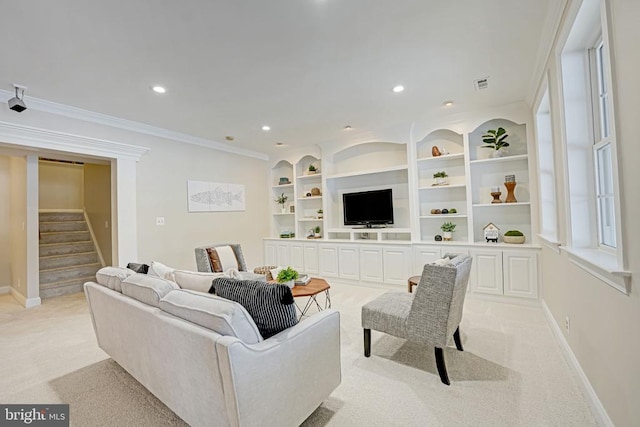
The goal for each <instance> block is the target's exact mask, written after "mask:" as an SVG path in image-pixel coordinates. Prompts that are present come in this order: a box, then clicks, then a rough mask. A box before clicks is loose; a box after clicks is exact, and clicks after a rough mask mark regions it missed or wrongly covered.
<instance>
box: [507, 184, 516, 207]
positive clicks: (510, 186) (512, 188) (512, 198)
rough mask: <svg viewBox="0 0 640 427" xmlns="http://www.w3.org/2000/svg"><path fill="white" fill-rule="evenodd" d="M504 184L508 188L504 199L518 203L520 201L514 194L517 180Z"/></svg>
mask: <svg viewBox="0 0 640 427" xmlns="http://www.w3.org/2000/svg"><path fill="white" fill-rule="evenodd" d="M504 186H505V187H506V188H507V198H506V199H504V202H505V203H518V201H517V200H516V196H515V195H514V194H513V192H514V191H515V189H516V183H515V182H505V183H504Z"/></svg>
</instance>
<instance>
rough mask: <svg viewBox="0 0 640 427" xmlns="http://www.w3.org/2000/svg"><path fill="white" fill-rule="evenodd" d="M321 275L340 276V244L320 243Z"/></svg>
mask: <svg viewBox="0 0 640 427" xmlns="http://www.w3.org/2000/svg"><path fill="white" fill-rule="evenodd" d="M318 260H319V267H320V276H321V277H338V273H339V272H338V246H337V245H331V244H326V243H321V244H319V245H318Z"/></svg>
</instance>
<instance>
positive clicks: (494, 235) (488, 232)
mask: <svg viewBox="0 0 640 427" xmlns="http://www.w3.org/2000/svg"><path fill="white" fill-rule="evenodd" d="M482 230H483V231H484V238H485V240H486V241H487V243H489V242H493V243H498V235H499V232H500V229H499V228H498V227H496V225H495V224H494V223H492V222H490V223H489V224H487V225H485V226H484V228H483V229H482Z"/></svg>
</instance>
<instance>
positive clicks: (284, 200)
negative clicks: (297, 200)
mask: <svg viewBox="0 0 640 427" xmlns="http://www.w3.org/2000/svg"><path fill="white" fill-rule="evenodd" d="M287 200H289V196H287V195H286V194H284V193H282V194H281V195H279V196H278V197H277V198H276V199H275V200H274V201H275V202H276V203H277V204H279V205H280V208H281V210H282V213H287V210H286V209H285V207H284V205H285V203H287Z"/></svg>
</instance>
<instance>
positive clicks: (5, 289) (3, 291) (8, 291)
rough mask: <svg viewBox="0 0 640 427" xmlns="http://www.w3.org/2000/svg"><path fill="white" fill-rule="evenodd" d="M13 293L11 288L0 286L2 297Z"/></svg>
mask: <svg viewBox="0 0 640 427" xmlns="http://www.w3.org/2000/svg"><path fill="white" fill-rule="evenodd" d="M10 292H11V286H0V295H3V294H8V293H10Z"/></svg>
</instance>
